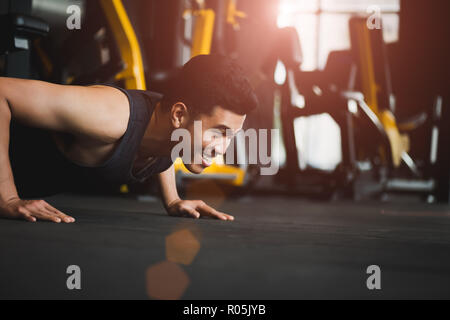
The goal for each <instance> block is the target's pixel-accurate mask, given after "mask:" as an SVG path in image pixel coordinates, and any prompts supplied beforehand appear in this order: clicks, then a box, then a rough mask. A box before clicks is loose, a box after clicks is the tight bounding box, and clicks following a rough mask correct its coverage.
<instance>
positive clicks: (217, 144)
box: [185, 106, 246, 173]
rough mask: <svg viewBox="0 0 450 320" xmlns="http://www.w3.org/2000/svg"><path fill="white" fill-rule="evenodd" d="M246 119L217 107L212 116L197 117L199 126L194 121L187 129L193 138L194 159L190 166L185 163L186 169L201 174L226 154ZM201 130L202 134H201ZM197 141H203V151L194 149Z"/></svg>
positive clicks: (243, 116)
mask: <svg viewBox="0 0 450 320" xmlns="http://www.w3.org/2000/svg"><path fill="white" fill-rule="evenodd" d="M245 118H246V116H245V115H239V114H236V113H234V112H232V111H229V110H227V109H224V108H222V107H219V106H217V107H215V108H214V109H213V111H212V113H211V114H202V115H200V116H199V117H197V118H196V119H195V120H194V121H199V122H197V126H195V122H194V121H190V122H189V124H188V126H187V128H186V129H187V130H188V131H189V132H190V134H191V137H192V139H191V150H192V152H191V154H192V157H191V158H192V159H191V163H190V164H189V163H185V166H186V168H187V169H188V170H189V171H191V172H192V173H201V172H202V171H203V170H204V169H205V168H207V167H209V166H210V165H211V164H212V161H213V159H214V158H215V157H216V156H219V155H223V154H224V153H225V151H226V150H227V148H228V147H229V145H230V142H231V140H232V139H233V138H234V136H235V135H236V133H237V132H238V131H240V130H241V129H242V126H243V125H244V121H245ZM199 129H201V131H202V132H199V131H200V130H199ZM196 134H197V136H196ZM199 137H200V138H199ZM195 139H197V140H198V141H199V142H200V141H201V149H200V148H199V147H197V148H195V147H194V141H195ZM199 144H200V143H199ZM196 149H198V150H196Z"/></svg>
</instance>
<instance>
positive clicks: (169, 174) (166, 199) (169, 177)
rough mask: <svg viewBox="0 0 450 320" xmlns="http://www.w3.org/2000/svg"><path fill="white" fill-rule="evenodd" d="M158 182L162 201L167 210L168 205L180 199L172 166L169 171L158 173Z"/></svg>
mask: <svg viewBox="0 0 450 320" xmlns="http://www.w3.org/2000/svg"><path fill="white" fill-rule="evenodd" d="M158 181H159V186H160V190H161V196H162V201H163V203H164V206H165V207H166V209H167V207H168V206H169V204H171V203H173V202H174V201H176V200H179V199H180V197H179V195H178V192H177V185H176V183H175V169H174V166H173V165H172V166H171V167H170V168H169V169H167V170H166V171H164V172H162V173H160V174H159V175H158Z"/></svg>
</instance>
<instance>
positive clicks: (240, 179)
mask: <svg viewBox="0 0 450 320" xmlns="http://www.w3.org/2000/svg"><path fill="white" fill-rule="evenodd" d="M174 166H175V170H176V171H177V172H179V171H180V172H182V173H183V174H185V175H187V176H188V177H189V176H191V177H192V178H195V177H197V175H196V174H193V173H191V172H190V171H189V170H188V169H187V168H186V167H185V166H184V164H183V161H182V160H181V158H178V159H177V160H176V161H175V163H174ZM221 175H222V176H223V180H224V181H225V182H227V183H229V184H231V185H234V186H242V185H243V184H244V178H245V170H243V169H241V168H239V167H234V166H229V165H222V164H217V162H216V161H214V162H213V164H212V165H211V166H210V167H208V168H206V169H205V170H203V172H202V173H201V176H203V177H207V176H211V177H214V178H218V177H220V176H221ZM225 177H227V178H225ZM228 177H232V178H228ZM221 180H222V179H221Z"/></svg>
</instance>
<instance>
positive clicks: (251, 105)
mask: <svg viewBox="0 0 450 320" xmlns="http://www.w3.org/2000/svg"><path fill="white" fill-rule="evenodd" d="M176 102H183V103H184V104H186V106H187V107H188V110H189V111H190V112H191V113H192V114H194V117H196V116H198V115H200V114H211V112H212V110H213V108H214V107H215V106H220V107H222V108H224V109H227V110H230V111H232V112H235V113H237V114H239V115H245V114H248V113H250V112H251V111H253V110H254V109H255V108H257V106H258V99H257V97H256V95H255V93H254V91H253V88H252V86H251V85H250V82H249V80H248V79H247V77H246V76H245V74H244V71H243V70H242V68H241V67H240V66H239V65H238V64H237V63H236V62H235V61H234V60H233V59H231V58H228V57H226V56H223V55H218V54H213V55H199V56H196V57H194V58H192V59H191V60H190V61H189V62H188V63H186V64H185V65H184V66H183V68H182V69H181V70H180V72H179V73H178V74H177V77H176V80H175V81H174V82H173V83H172V85H171V87H170V89H169V90H168V92H167V93H166V95H165V96H164V99H163V102H162V103H163V105H164V106H165V107H170V106H171V105H173V104H174V103H176Z"/></svg>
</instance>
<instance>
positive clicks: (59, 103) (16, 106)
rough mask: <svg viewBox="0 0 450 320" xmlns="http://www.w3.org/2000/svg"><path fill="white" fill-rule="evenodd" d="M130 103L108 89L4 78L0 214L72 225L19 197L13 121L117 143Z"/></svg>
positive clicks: (0, 89)
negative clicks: (14, 169) (11, 145)
mask: <svg viewBox="0 0 450 320" xmlns="http://www.w3.org/2000/svg"><path fill="white" fill-rule="evenodd" d="M128 115H129V103H128V99H127V98H126V96H125V95H124V94H122V93H121V92H120V91H118V90H117V89H114V88H109V87H89V88H85V87H76V86H62V85H55V84H50V83H45V82H42V81H32V80H21V79H10V78H1V77H0V216H1V217H6V218H13V219H25V220H28V221H32V222H34V221H36V220H37V219H40V220H49V221H53V222H61V221H63V222H74V221H75V220H74V219H73V218H72V217H69V216H67V215H65V214H64V213H62V212H61V211H59V210H57V209H55V208H53V207H52V206H51V205H49V204H48V203H46V202H45V201H43V200H22V199H19V197H18V193H17V190H16V186H15V184H14V177H13V173H12V170H11V163H10V159H9V138H10V132H9V129H10V122H11V119H13V118H14V119H16V120H17V121H20V122H22V123H25V124H27V125H30V126H34V127H39V128H44V129H49V130H55V131H61V132H67V133H72V134H73V135H75V136H78V137H89V138H93V139H98V140H100V141H105V142H107V141H114V139H119V138H120V137H121V134H123V132H125V130H126V126H127V123H128Z"/></svg>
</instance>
